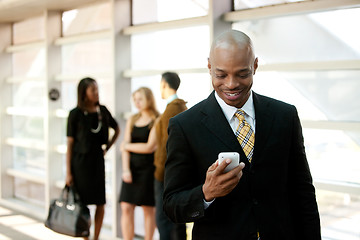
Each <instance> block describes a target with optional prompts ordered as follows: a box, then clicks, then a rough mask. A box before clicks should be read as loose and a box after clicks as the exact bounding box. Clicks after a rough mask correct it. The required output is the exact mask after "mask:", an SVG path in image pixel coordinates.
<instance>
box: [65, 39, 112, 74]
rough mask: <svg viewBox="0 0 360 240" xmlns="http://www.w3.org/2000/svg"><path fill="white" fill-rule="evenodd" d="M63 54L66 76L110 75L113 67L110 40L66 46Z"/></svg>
mask: <svg viewBox="0 0 360 240" xmlns="http://www.w3.org/2000/svg"><path fill="white" fill-rule="evenodd" d="M61 53H62V58H61V60H62V73H63V74H64V75H66V74H84V76H89V75H91V74H94V73H109V72H110V69H111V66H112V63H111V59H112V58H111V56H112V53H111V45H110V40H97V41H90V42H83V43H78V44H70V45H65V46H63V47H62V52H61ZM79 80H80V79H79Z"/></svg>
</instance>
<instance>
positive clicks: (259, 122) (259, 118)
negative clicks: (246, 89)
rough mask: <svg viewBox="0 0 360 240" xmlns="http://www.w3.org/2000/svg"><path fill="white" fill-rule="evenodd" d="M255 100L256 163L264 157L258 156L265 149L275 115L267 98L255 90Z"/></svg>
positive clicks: (254, 156) (254, 157)
mask: <svg viewBox="0 0 360 240" xmlns="http://www.w3.org/2000/svg"><path fill="white" fill-rule="evenodd" d="M253 100H254V107H255V118H256V126H255V146H254V155H253V162H252V163H254V164H255V165H257V164H259V163H260V162H261V159H262V158H258V157H259V156H260V155H259V154H260V153H261V151H262V149H264V147H265V145H266V142H267V141H268V140H267V139H268V138H269V137H270V131H271V128H272V125H273V122H274V116H273V114H271V109H270V108H271V107H270V102H269V101H268V100H267V98H264V97H262V96H261V95H258V94H256V93H254V92H253Z"/></svg>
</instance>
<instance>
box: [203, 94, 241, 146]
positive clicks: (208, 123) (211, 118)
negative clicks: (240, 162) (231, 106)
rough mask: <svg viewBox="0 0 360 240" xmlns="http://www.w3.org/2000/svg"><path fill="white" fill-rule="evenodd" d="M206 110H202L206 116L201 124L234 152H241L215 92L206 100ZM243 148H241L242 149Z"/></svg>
mask: <svg viewBox="0 0 360 240" xmlns="http://www.w3.org/2000/svg"><path fill="white" fill-rule="evenodd" d="M206 101H207V104H205V106H204V108H203V109H202V110H201V111H202V113H203V114H204V117H203V119H202V120H201V122H202V123H203V124H204V125H205V127H207V128H208V129H209V131H210V132H211V133H212V134H214V135H215V136H217V138H218V139H219V140H220V141H221V142H223V143H224V144H225V145H227V146H228V147H229V148H230V149H232V150H233V151H239V147H240V145H239V142H238V141H237V139H236V137H235V134H234V133H233V131H232V129H231V127H230V125H229V123H228V121H227V119H226V117H225V115H224V113H223V112H222V110H221V107H220V106H219V104H218V102H217V101H216V99H215V95H214V91H213V92H212V93H211V94H210V96H209V97H208V99H207V100H206ZM240 148H241V147H240Z"/></svg>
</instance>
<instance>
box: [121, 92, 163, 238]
mask: <svg viewBox="0 0 360 240" xmlns="http://www.w3.org/2000/svg"><path fill="white" fill-rule="evenodd" d="M132 98H133V102H134V104H135V107H136V108H137V109H138V111H139V112H138V113H136V114H134V115H133V116H132V117H131V118H130V119H129V120H128V121H127V124H126V129H125V136H124V141H123V143H128V142H131V143H137V142H147V141H148V137H149V133H150V130H151V129H152V127H153V126H154V122H155V120H156V118H157V117H158V116H159V113H158V111H157V110H156V105H155V99H154V96H153V94H152V91H151V90H150V89H149V88H146V87H142V88H139V89H138V90H136V91H135V92H134V93H133V95H132ZM121 150H122V167H123V168H122V179H123V183H122V187H121V193H120V206H121V229H122V234H123V238H124V240H132V239H133V238H134V235H135V233H134V230H135V227H134V211H135V207H136V206H141V207H142V209H143V211H144V221H145V240H151V239H152V238H153V235H154V231H155V228H156V223H155V198H154V169H155V167H154V154H153V152H149V153H145V154H143V153H134V152H128V151H125V150H124V149H121Z"/></svg>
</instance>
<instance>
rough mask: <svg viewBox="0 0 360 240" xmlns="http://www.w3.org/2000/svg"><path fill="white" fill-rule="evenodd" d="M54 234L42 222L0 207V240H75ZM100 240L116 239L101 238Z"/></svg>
mask: <svg viewBox="0 0 360 240" xmlns="http://www.w3.org/2000/svg"><path fill="white" fill-rule="evenodd" d="M75 239H79V240H80V239H82V238H73V237H67V236H65V235H62V234H58V233H55V232H53V231H51V230H50V229H48V228H46V227H45V226H44V223H43V222H42V221H39V220H37V219H34V218H31V217H28V216H24V215H22V214H19V213H18V212H16V211H12V210H9V209H7V208H4V207H1V206H0V240H75ZM101 240H116V238H110V237H104V236H101Z"/></svg>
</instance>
